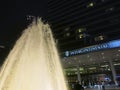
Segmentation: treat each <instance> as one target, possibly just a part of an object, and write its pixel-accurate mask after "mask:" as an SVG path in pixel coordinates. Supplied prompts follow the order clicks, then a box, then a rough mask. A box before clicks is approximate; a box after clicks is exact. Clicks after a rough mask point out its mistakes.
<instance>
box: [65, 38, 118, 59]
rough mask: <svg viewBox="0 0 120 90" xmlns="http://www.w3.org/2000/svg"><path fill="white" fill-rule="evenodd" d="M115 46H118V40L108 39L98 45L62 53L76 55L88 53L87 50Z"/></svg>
mask: <svg viewBox="0 0 120 90" xmlns="http://www.w3.org/2000/svg"><path fill="white" fill-rule="evenodd" d="M117 47H120V40H114V41H109V42H107V43H103V44H99V45H93V46H90V47H85V48H81V49H76V50H72V51H66V52H65V53H64V56H66V57H69V56H73V55H78V54H83V53H88V52H93V51H98V50H104V49H110V48H117Z"/></svg>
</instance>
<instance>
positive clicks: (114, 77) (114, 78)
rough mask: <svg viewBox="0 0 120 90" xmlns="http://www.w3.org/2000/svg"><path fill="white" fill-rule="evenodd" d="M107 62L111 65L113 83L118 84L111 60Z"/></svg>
mask: <svg viewBox="0 0 120 90" xmlns="http://www.w3.org/2000/svg"><path fill="white" fill-rule="evenodd" d="M109 63H110V67H111V71H112V75H113V80H114V82H115V85H118V83H117V80H116V71H115V67H114V65H113V62H112V60H109Z"/></svg>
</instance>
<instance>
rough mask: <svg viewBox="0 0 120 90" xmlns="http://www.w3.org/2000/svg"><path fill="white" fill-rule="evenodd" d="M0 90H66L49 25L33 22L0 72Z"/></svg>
mask: <svg viewBox="0 0 120 90" xmlns="http://www.w3.org/2000/svg"><path fill="white" fill-rule="evenodd" d="M0 90H68V88H67V86H66V83H65V78H64V75H63V71H62V66H61V64H60V58H59V56H58V52H57V50H56V45H55V43H54V39H53V36H52V33H51V29H50V28H49V25H47V24H43V23H42V22H41V20H40V19H38V20H37V21H34V22H33V23H32V24H31V25H30V26H29V27H28V28H27V29H26V30H25V31H24V32H23V34H22V35H21V37H20V38H19V39H18V40H17V42H16V44H15V46H14V48H13V49H12V50H11V52H10V54H9V55H8V57H7V58H6V60H5V62H4V64H3V66H2V68H1V71H0Z"/></svg>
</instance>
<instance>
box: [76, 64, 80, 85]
mask: <svg viewBox="0 0 120 90" xmlns="http://www.w3.org/2000/svg"><path fill="white" fill-rule="evenodd" d="M77 77H78V81H79V83H80V84H81V75H80V67H79V66H77Z"/></svg>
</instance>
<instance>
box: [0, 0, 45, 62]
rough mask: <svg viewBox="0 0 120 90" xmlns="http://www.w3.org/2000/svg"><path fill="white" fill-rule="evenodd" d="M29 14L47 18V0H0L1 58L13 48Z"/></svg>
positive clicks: (26, 23)
mask: <svg viewBox="0 0 120 90" xmlns="http://www.w3.org/2000/svg"><path fill="white" fill-rule="evenodd" d="M27 15H33V16H36V17H37V16H39V17H42V18H43V20H47V19H46V16H47V0H2V1H1V2H0V27H1V28H0V46H1V45H2V46H5V48H0V60H2V59H3V58H2V57H4V56H6V53H8V52H9V49H10V48H12V46H13V45H14V43H15V41H16V39H17V38H18V37H19V36H20V35H21V32H22V31H23V30H24V29H25V27H27V25H28V21H27V19H26V16H27Z"/></svg>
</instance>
